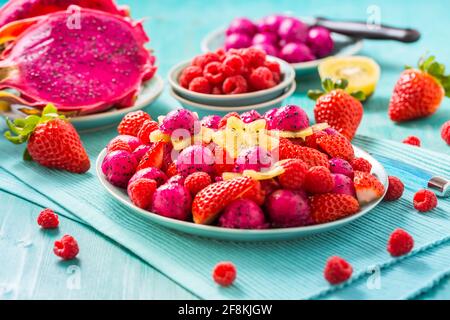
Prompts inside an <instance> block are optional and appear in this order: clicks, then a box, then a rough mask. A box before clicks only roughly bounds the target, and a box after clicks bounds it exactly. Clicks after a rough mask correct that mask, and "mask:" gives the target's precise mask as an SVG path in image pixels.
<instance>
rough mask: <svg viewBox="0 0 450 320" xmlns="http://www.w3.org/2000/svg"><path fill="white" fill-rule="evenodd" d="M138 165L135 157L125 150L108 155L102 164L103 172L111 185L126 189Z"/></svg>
mask: <svg viewBox="0 0 450 320" xmlns="http://www.w3.org/2000/svg"><path fill="white" fill-rule="evenodd" d="M137 165H138V163H137V161H136V159H135V158H134V156H133V155H132V154H131V153H130V152H128V151H124V150H118V151H113V152H111V153H108V154H107V155H106V157H105V158H104V159H103V162H102V172H103V174H104V175H105V177H106V180H108V181H109V182H110V183H111V184H113V185H115V186H116V187H120V188H126V187H127V184H128V181H129V180H130V179H131V177H132V176H133V175H134V173H135V171H136V167H137Z"/></svg>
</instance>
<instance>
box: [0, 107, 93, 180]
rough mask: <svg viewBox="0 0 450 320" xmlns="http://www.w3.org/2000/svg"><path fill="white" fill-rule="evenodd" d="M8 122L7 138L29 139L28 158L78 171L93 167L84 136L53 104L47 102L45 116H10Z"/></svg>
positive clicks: (26, 154)
mask: <svg viewBox="0 0 450 320" xmlns="http://www.w3.org/2000/svg"><path fill="white" fill-rule="evenodd" d="M6 123H7V125H8V127H9V129H10V131H7V132H6V133H5V137H6V139H8V140H9V141H11V142H13V143H15V144H21V143H24V142H28V145H27V149H26V150H25V154H24V159H25V160H34V161H36V162H37V163H39V164H40V165H42V166H44V167H48V168H54V169H60V170H66V171H69V172H74V173H84V172H86V171H88V170H89V168H90V161H89V158H88V156H87V154H86V150H85V149H84V148H83V145H82V143H81V140H80V136H79V135H78V133H77V131H76V130H75V128H74V127H73V125H72V124H71V123H70V122H68V121H67V120H66V119H65V117H64V116H61V115H58V113H57V109H56V108H55V107H54V106H53V105H51V104H49V105H47V106H46V107H45V108H44V110H43V111H42V116H41V117H38V116H36V115H31V116H28V117H26V118H25V119H16V120H14V122H11V121H10V120H9V119H7V120H6Z"/></svg>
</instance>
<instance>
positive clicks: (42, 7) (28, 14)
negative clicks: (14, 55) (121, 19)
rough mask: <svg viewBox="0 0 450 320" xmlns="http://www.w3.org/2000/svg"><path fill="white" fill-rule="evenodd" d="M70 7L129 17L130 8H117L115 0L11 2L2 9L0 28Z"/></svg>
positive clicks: (16, 0)
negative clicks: (75, 6) (74, 6)
mask: <svg viewBox="0 0 450 320" xmlns="http://www.w3.org/2000/svg"><path fill="white" fill-rule="evenodd" d="M70 5H77V6H80V7H82V8H90V9H95V10H100V11H105V12H109V13H111V14H116V15H121V16H128V15H129V9H128V7H126V6H117V5H116V4H115V2H114V1H113V0H9V1H8V3H6V4H5V5H4V6H3V7H2V8H1V9H0V28H1V27H3V26H4V25H6V24H8V23H10V22H13V21H17V20H23V19H28V18H32V17H36V16H40V15H45V14H49V13H52V12H56V11H63V10H66V9H67V8H68V7H69V6H70Z"/></svg>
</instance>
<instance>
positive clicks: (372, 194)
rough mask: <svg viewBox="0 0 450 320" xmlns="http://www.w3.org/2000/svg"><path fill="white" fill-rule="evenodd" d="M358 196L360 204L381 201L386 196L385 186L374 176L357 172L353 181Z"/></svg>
mask: <svg viewBox="0 0 450 320" xmlns="http://www.w3.org/2000/svg"><path fill="white" fill-rule="evenodd" d="M353 182H354V184H355V189H356V196H357V198H358V201H359V203H360V204H365V203H369V202H371V201H373V200H376V199H379V198H381V197H382V196H383V194H384V186H383V184H382V183H381V182H380V180H378V179H377V178H376V177H375V176H374V175H371V174H370V173H367V172H362V171H355V178H354V180H353Z"/></svg>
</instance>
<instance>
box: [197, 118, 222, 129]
mask: <svg viewBox="0 0 450 320" xmlns="http://www.w3.org/2000/svg"><path fill="white" fill-rule="evenodd" d="M220 120H222V117H221V116H218V115H216V114H213V115H209V116H205V117H203V118H202V121H201V124H202V126H204V127H206V128H209V129H213V130H217V129H219V123H220Z"/></svg>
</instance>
